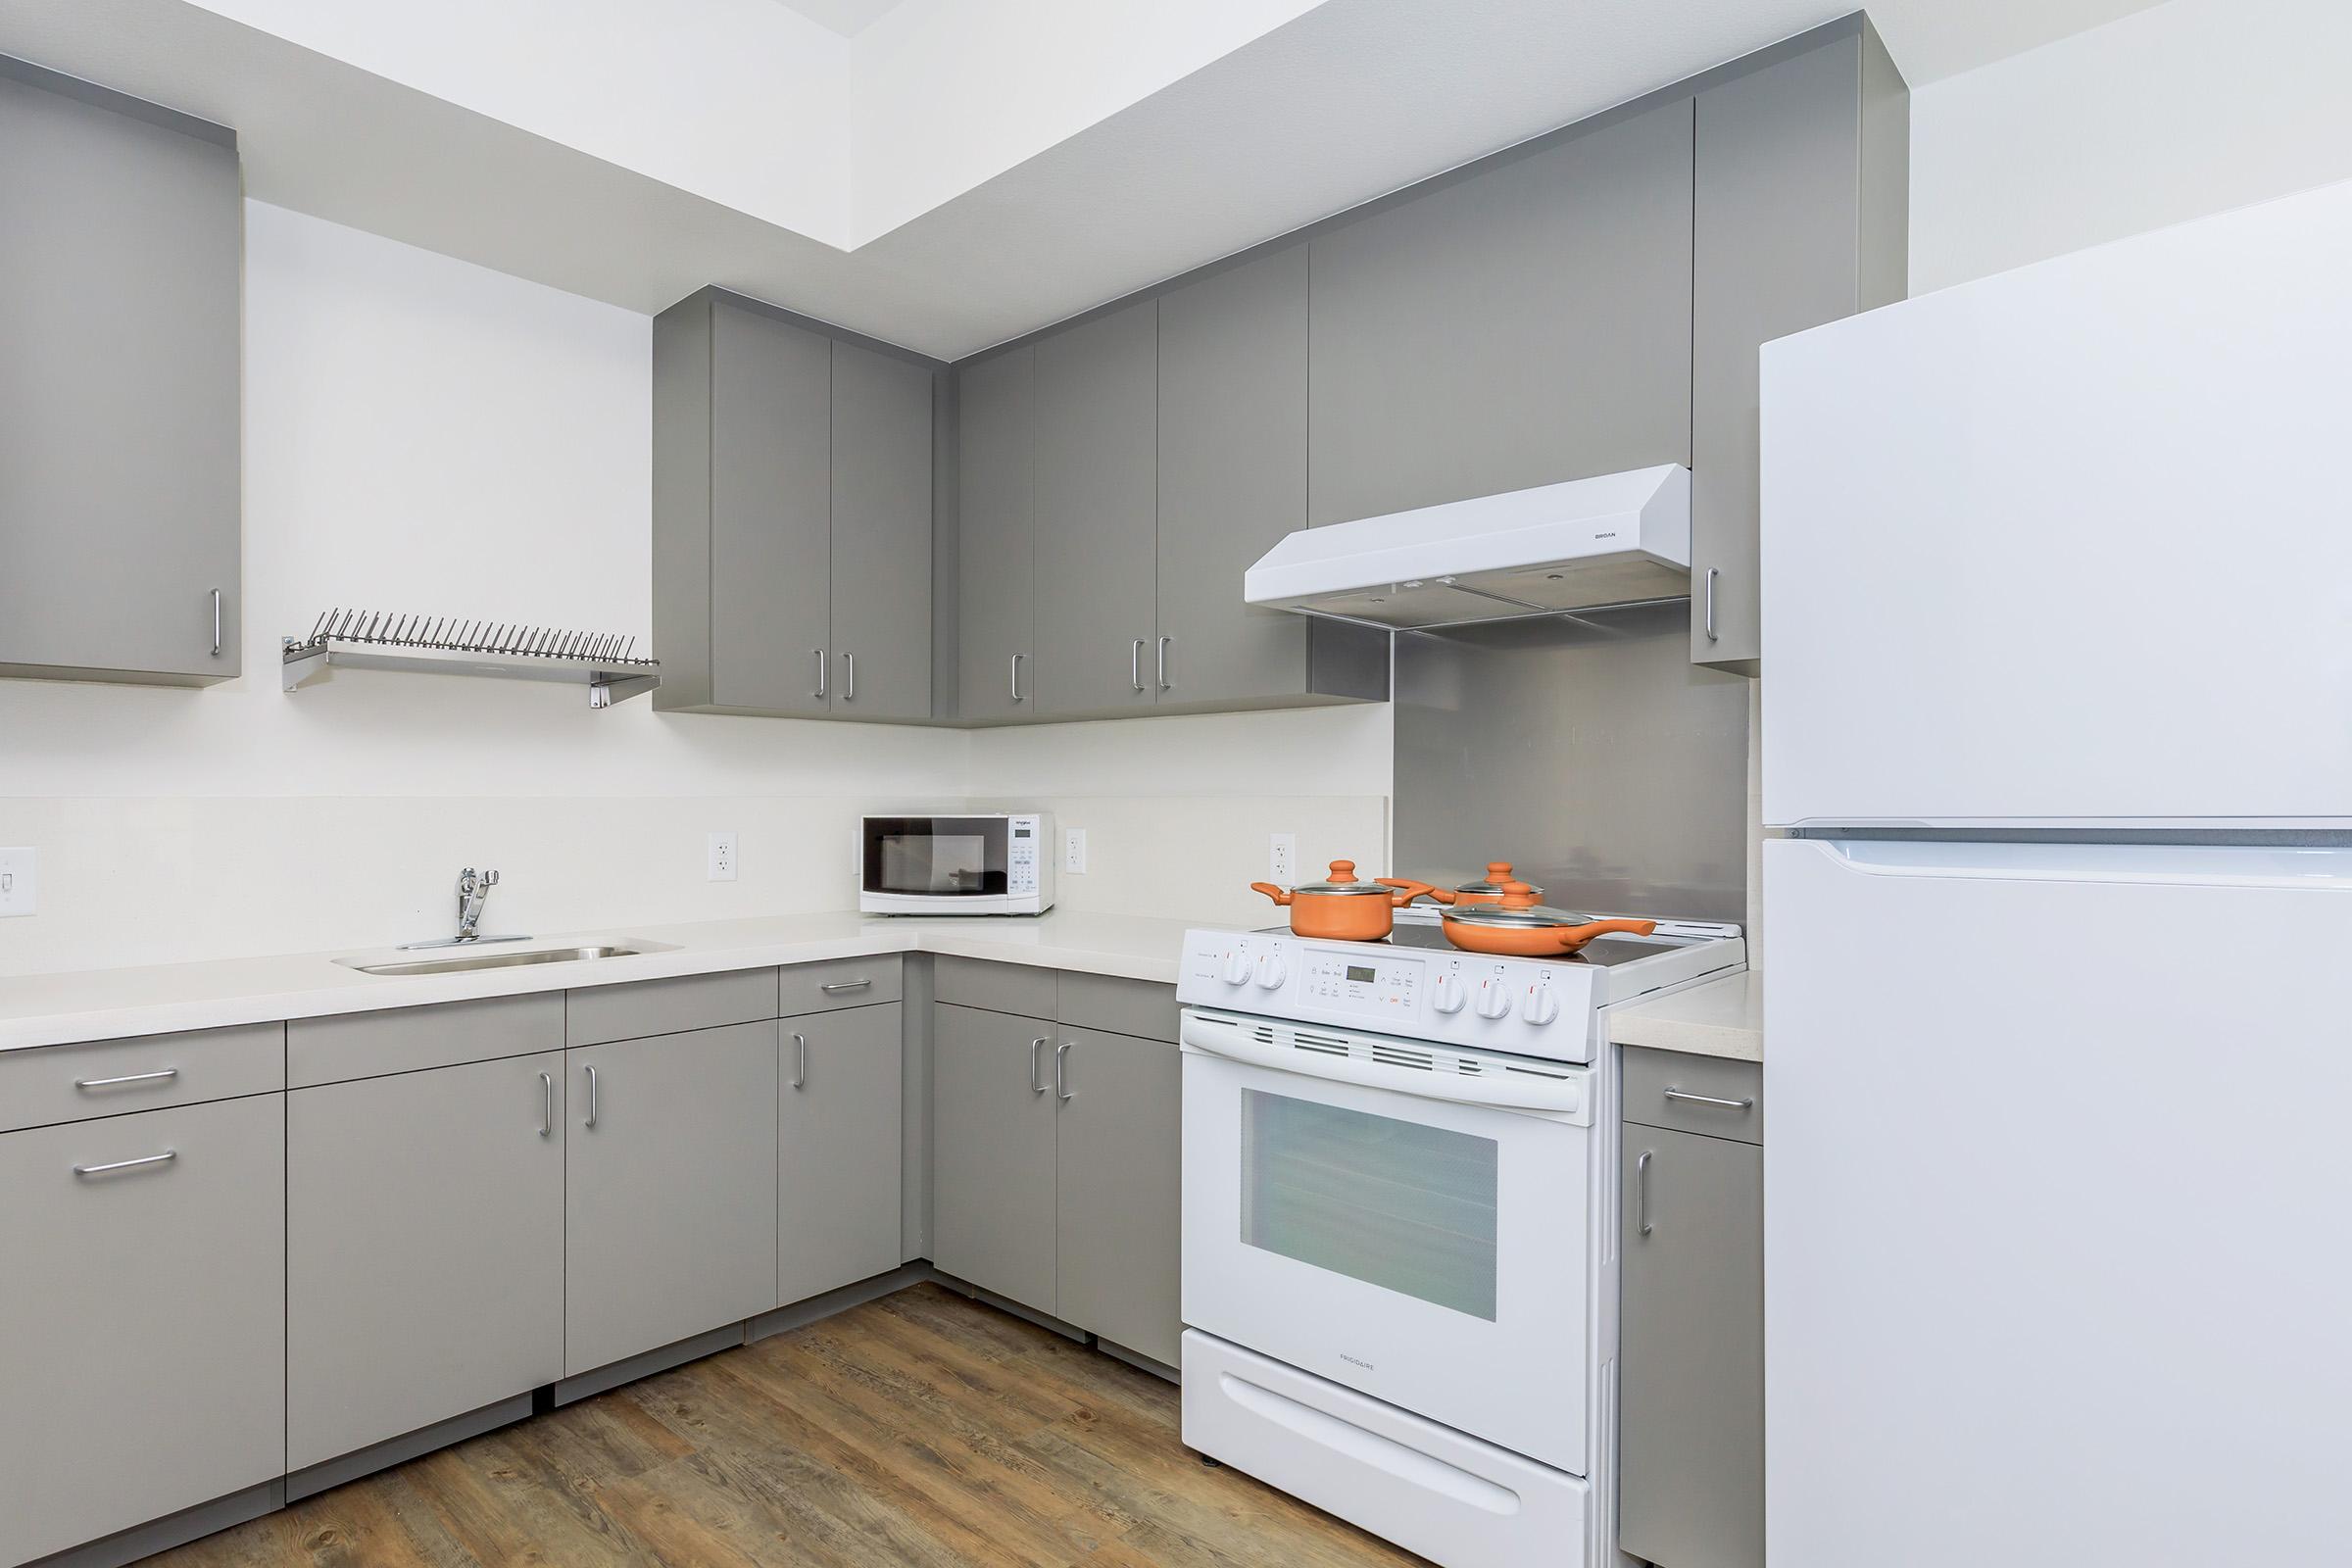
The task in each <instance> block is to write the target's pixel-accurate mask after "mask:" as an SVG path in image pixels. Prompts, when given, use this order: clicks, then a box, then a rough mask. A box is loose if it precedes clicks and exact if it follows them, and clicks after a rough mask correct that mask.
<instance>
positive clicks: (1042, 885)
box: [858, 811, 1054, 914]
mask: <svg viewBox="0 0 2352 1568" xmlns="http://www.w3.org/2000/svg"><path fill="white" fill-rule="evenodd" d="M1053 836H1054V819H1053V818H1052V817H1051V816H1048V815H1046V814H1044V813H1043V812H1027V813H1021V812H1014V813H1005V812H1002V811H992V812H985V813H981V814H978V815H966V816H869V817H867V818H865V819H864V821H863V822H862V823H861V824H860V826H859V828H858V862H859V864H858V908H859V909H861V910H863V911H864V912H865V913H867V914H1043V913H1045V912H1046V911H1047V910H1048V909H1050V908H1052V907H1054V858H1053V854H1052V851H1051V848H1050V846H1051V841H1052V839H1053Z"/></svg>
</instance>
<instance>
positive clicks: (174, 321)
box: [0, 62, 244, 686]
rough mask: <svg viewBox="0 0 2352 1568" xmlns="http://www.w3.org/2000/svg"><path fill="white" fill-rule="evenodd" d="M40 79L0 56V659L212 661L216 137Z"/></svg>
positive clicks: (226, 435)
mask: <svg viewBox="0 0 2352 1568" xmlns="http://www.w3.org/2000/svg"><path fill="white" fill-rule="evenodd" d="M48 79H50V78H49V77H48V73H45V72H41V71H39V70H37V69H35V68H30V67H24V66H20V65H18V64H16V63H14V62H0V147H5V148H6V149H7V155H6V156H5V157H0V343H5V344H6V345H7V353H6V356H5V362H4V363H0V675H32V676H45V677H49V678H72V679H99V680H123V681H140V682H151V683H155V684H163V685H180V686H188V685H202V684H205V683H208V682H212V681H218V680H224V679H227V678H228V677H230V676H233V675H235V674H236V673H237V672H238V668H239V659H238V646H239V644H238V626H239V619H240V615H239V612H240V608H241V605H242V595H241V591H240V584H239V574H238V563H239V554H238V552H239V526H240V512H239V487H238V485H239V481H238V473H239V468H238V464H239V454H238V417H239V404H240V396H239V391H238V374H239V362H240V352H241V344H240V321H241V307H242V299H243V295H242V291H241V288H240V281H239V279H240V270H241V266H242V259H243V249H244V209H243V200H242V196H243V191H242V185H241V182H240V178H239V174H238V168H237V152H236V138H235V137H234V135H233V134H231V133H230V132H228V131H226V130H224V129H221V127H219V126H215V125H208V124H205V123H201V122H198V121H194V120H190V119H187V118H186V117H184V116H180V115H176V114H173V113H172V112H170V111H167V110H161V109H157V108H154V107H153V106H151V105H145V104H139V103H135V102H133V101H131V100H121V101H119V102H116V101H114V100H113V98H112V95H101V94H95V93H94V91H93V89H90V88H88V87H87V86H86V85H83V84H79V83H76V84H73V92H72V94H71V95H69V93H67V92H63V91H51V90H48V89H47V88H46V87H44V86H40V85H35V84H34V83H35V82H38V81H45V80H48ZM94 96H95V97H104V98H106V99H107V100H108V102H107V103H105V104H101V103H99V102H94V101H91V99H92V98H93V97H94Z"/></svg>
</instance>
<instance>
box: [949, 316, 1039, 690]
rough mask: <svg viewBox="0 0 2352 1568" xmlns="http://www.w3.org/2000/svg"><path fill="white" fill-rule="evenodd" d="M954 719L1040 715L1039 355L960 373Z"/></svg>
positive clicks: (1031, 352)
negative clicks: (1038, 655)
mask: <svg viewBox="0 0 2352 1568" xmlns="http://www.w3.org/2000/svg"><path fill="white" fill-rule="evenodd" d="M1036 694H1037V350H1036V348H1035V347H1034V346H1030V345H1024V346H1023V347H1020V348H1016V349H1009V350H1007V351H1006V352H1005V353H1003V354H1000V355H997V356H995V357H994V358H991V359H986V360H980V361H976V362H974V363H972V364H969V365H966V366H962V367H959V368H957V369H956V712H957V714H958V715H959V716H961V717H963V718H967V719H988V720H1000V719H1014V718H1028V717H1033V716H1034V715H1035V714H1036V712H1037V702H1036Z"/></svg>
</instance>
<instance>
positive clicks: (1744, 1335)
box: [1617, 1123, 1764, 1568]
mask: <svg viewBox="0 0 2352 1568" xmlns="http://www.w3.org/2000/svg"><path fill="white" fill-rule="evenodd" d="M1624 1159H1625V1179H1624V1184H1623V1185H1624V1194H1625V1219H1624V1235H1625V1272H1624V1284H1623V1301H1624V1327H1623V1331H1622V1332H1623V1348H1622V1349H1621V1351H1620V1356H1621V1359H1622V1364H1623V1367H1624V1373H1623V1383H1622V1407H1621V1413H1620V1415H1619V1418H1618V1425H1619V1431H1620V1459H1619V1474H1620V1481H1619V1484H1618V1505H1617V1506H1618V1519H1617V1540H1618V1544H1619V1545H1620V1546H1622V1547H1623V1548H1624V1549H1625V1550H1627V1551H1630V1552H1632V1553H1633V1554H1634V1555H1636V1556H1638V1557H1646V1558H1648V1559H1649V1560H1650V1561H1652V1562H1655V1563H1659V1564H1661V1565H1663V1568H1761V1564H1762V1563H1763V1561H1764V1152H1763V1150H1761V1149H1760V1148H1758V1147H1756V1146H1755V1145H1753V1144H1740V1143H1732V1142H1730V1141H1728V1140H1726V1139H1721V1138H1702V1137H1700V1136H1698V1135H1697V1134H1695V1133H1679V1132H1669V1131H1667V1130H1666V1129H1664V1128H1660V1127H1642V1126H1637V1125H1635V1124H1632V1123H1628V1124H1627V1125H1626V1128H1625V1150H1624ZM1645 1227H1646V1229H1645Z"/></svg>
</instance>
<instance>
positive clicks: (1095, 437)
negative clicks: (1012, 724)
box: [1037, 300, 1159, 715]
mask: <svg viewBox="0 0 2352 1568" xmlns="http://www.w3.org/2000/svg"><path fill="white" fill-rule="evenodd" d="M1158 409H1159V302H1158V301H1157V300H1146V301H1144V302H1143V303H1142V304H1140V305H1131V306H1129V307H1128V308H1127V309H1125V310H1123V311H1117V312H1114V313H1112V314H1111V315H1109V316H1104V317H1101V318H1098V319H1095V320H1092V321H1087V322H1085V323H1083V324H1081V325H1078V326H1074V327H1071V328H1070V329H1069V330H1067V331H1065V332H1060V333H1057V334H1055V335H1054V336H1053V337H1050V338H1047V339H1046V340H1045V341H1043V342H1041V343H1039V344H1038V345H1037V664H1038V673H1037V701H1038V706H1039V708H1040V709H1041V711H1044V712H1047V713H1052V714H1060V715H1074V714H1081V713H1118V712H1129V711H1134V710H1137V709H1149V708H1150V707H1151V706H1152V701H1153V699H1154V697H1155V696H1156V691H1155V688H1154V685H1153V680H1152V660H1153V655H1152V649H1153V640H1154V639H1155V637H1156V636H1157V635H1158V633H1157V622H1156V621H1155V620H1154V618H1153V617H1154V610H1153V605H1154V600H1155V595H1154V590H1153V588H1152V562H1153V556H1154V553H1155V551H1156V548H1157V547H1156V545H1155V544H1154V528H1155V523H1154V518H1155V516H1156V514H1157V509H1158V477H1157V474H1158V459H1157V456H1156V453H1157V450H1158V442H1159V435H1158V424H1159V414H1158Z"/></svg>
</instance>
